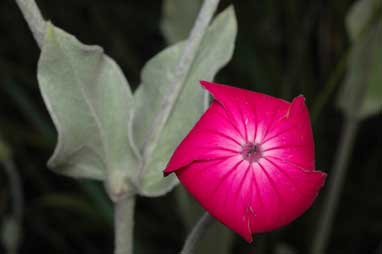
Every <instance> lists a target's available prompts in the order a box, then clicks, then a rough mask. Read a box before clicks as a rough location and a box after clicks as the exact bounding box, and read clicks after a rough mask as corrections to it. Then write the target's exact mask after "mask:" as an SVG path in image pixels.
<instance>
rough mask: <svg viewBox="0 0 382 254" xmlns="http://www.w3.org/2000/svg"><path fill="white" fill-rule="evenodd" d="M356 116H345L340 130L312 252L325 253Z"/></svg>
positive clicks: (342, 182)
mask: <svg viewBox="0 0 382 254" xmlns="http://www.w3.org/2000/svg"><path fill="white" fill-rule="evenodd" d="M359 121H360V120H358V119H357V118H352V117H349V116H348V117H347V119H346V122H345V125H344V127H343V130H342V134H341V139H340V144H339V147H338V150H337V152H336V156H335V158H336V161H335V164H334V167H333V170H332V173H331V174H330V181H329V183H328V192H327V193H328V194H327V196H326V199H325V200H324V205H323V211H322V217H321V220H320V224H319V225H318V229H317V231H316V235H315V237H314V240H313V246H312V250H311V253H312V254H323V253H326V252H325V250H326V247H327V245H328V240H329V237H330V232H331V229H332V224H333V218H334V216H335V213H336V210H337V205H338V200H339V197H340V194H341V190H342V188H343V185H344V180H345V176H346V171H347V167H348V163H349V158H350V155H351V152H352V150H353V146H354V140H355V137H356V134H357V129H358V126H359Z"/></svg>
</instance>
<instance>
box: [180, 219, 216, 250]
mask: <svg viewBox="0 0 382 254" xmlns="http://www.w3.org/2000/svg"><path fill="white" fill-rule="evenodd" d="M213 222H214V218H213V217H212V216H211V215H210V214H209V213H207V212H206V213H205V214H204V215H203V216H202V218H200V220H199V221H198V223H196V225H195V227H194V228H193V229H192V231H191V233H190V234H189V235H188V237H187V239H186V242H185V244H184V246H183V249H182V251H181V252H180V253H181V254H193V253H195V249H196V244H197V243H198V242H199V241H200V239H201V238H202V237H203V235H204V233H205V232H206V231H207V229H208V227H209V226H210V225H211V224H212V223H213Z"/></svg>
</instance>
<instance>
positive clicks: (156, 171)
mask: <svg viewBox="0 0 382 254" xmlns="http://www.w3.org/2000/svg"><path fill="white" fill-rule="evenodd" d="M236 30H237V28H236V18H235V13H234V10H233V8H232V7H230V8H228V9H227V10H225V11H224V12H223V13H221V14H220V15H219V16H218V17H217V18H216V19H215V20H214V22H213V23H212V24H211V26H210V27H209V28H208V30H207V32H206V34H205V35H204V38H203V41H202V43H201V45H200V48H199V49H198V53H197V56H196V58H195V60H194V62H193V64H192V67H191V69H190V71H189V73H188V74H187V78H186V79H185V82H184V84H183V90H182V92H181V93H180V96H179V97H178V98H177V101H176V104H175V106H174V108H173V109H172V113H171V115H170V117H169V118H168V120H167V122H166V125H165V127H164V130H163V132H162V133H161V137H160V139H159V142H158V143H157V144H144V141H145V137H147V136H148V132H149V131H150V127H151V125H152V122H153V119H154V117H155V115H157V114H158V112H159V111H160V103H161V100H162V99H163V97H165V96H168V95H169V94H171V93H172V92H173V91H171V90H170V84H171V82H172V80H173V73H174V70H175V67H176V64H177V63H178V60H179V57H180V55H181V54H182V49H183V45H184V44H183V43H179V44H176V45H174V46H171V47H169V48H167V49H165V50H164V51H162V52H161V53H159V54H158V55H156V56H155V57H154V58H153V59H151V60H150V61H149V62H148V63H147V64H146V66H145V67H144V69H143V72H142V84H141V85H140V86H139V87H138V89H137V91H136V94H135V95H134V96H135V105H134V110H133V111H134V113H133V115H134V119H133V126H132V127H133V129H132V134H133V136H132V137H133V138H134V139H135V143H136V144H137V148H138V150H140V151H142V150H143V148H144V145H148V146H154V148H155V149H154V151H155V152H154V154H153V156H152V157H151V158H149V161H146V162H145V167H144V168H143V169H142V172H141V183H140V190H139V192H140V193H141V194H142V195H145V196H159V195H163V194H164V193H166V192H168V191H170V190H171V189H172V188H173V187H174V186H175V185H176V184H177V183H178V181H177V179H176V178H175V177H174V176H168V177H166V178H163V173H162V171H163V169H164V168H165V166H166V163H167V161H168V160H169V158H170V155H171V154H172V152H173V151H174V149H175V148H176V146H177V145H178V144H179V142H180V141H181V140H182V138H183V137H184V136H185V135H186V134H187V132H188V131H189V130H190V129H191V128H192V126H193V125H194V124H195V122H196V121H197V120H198V119H199V117H200V115H201V114H202V113H203V99H204V98H203V97H204V96H203V90H202V88H201V86H200V84H199V80H201V79H205V80H212V79H213V77H214V76H215V74H216V73H217V71H218V70H219V69H220V68H222V67H223V66H224V65H225V64H226V63H227V62H228V61H229V60H230V58H231V56H232V53H233V48H234V41H235V37H236Z"/></svg>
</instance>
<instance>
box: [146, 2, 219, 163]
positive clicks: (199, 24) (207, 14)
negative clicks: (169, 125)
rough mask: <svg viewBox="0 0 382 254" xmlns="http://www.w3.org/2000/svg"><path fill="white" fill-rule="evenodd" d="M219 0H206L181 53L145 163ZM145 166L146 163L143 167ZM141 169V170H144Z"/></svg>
mask: <svg viewBox="0 0 382 254" xmlns="http://www.w3.org/2000/svg"><path fill="white" fill-rule="evenodd" d="M218 3H219V0H205V1H204V3H203V5H202V7H201V10H200V12H199V14H198V17H197V19H196V21H195V24H194V26H193V28H192V30H191V33H190V36H189V37H188V39H187V41H186V43H185V47H184V51H183V54H182V55H181V57H180V59H179V62H178V64H177V66H176V69H175V71H174V78H173V81H172V83H171V89H169V91H172V92H171V94H169V95H168V96H164V97H163V101H162V102H161V106H160V108H161V111H160V112H159V113H158V114H157V115H156V117H155V119H154V121H153V124H152V128H151V130H150V132H149V134H148V135H147V138H146V140H145V144H144V147H145V148H144V151H143V160H142V161H143V163H144V162H145V161H147V159H148V158H150V156H151V154H152V152H153V149H154V147H153V146H149V145H148V144H156V143H157V141H158V139H159V137H160V134H161V133H162V129H163V128H164V126H165V124H166V121H167V119H168V117H169V115H170V113H171V110H172V109H173V107H174V104H175V103H176V99H177V98H178V97H179V94H180V92H181V91H182V88H183V84H184V81H185V79H186V77H187V73H188V72H189V70H190V68H191V65H192V63H193V61H194V59H195V57H196V54H197V51H198V48H199V45H200V43H201V42H202V39H203V37H204V34H205V32H206V30H207V28H208V25H209V23H210V21H211V19H212V16H213V14H214V13H215V10H216V8H217V6H218ZM141 168H142V169H143V168H144V165H143V166H142V167H141ZM142 169H141V170H142Z"/></svg>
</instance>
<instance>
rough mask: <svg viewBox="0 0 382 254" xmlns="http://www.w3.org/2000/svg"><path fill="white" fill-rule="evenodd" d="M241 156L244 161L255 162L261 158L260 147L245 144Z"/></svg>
mask: <svg viewBox="0 0 382 254" xmlns="http://www.w3.org/2000/svg"><path fill="white" fill-rule="evenodd" d="M241 155H242V156H243V159H244V160H247V161H249V162H250V163H252V162H256V161H257V160H258V159H259V158H260V157H261V151H260V147H259V145H258V144H254V143H247V144H245V145H244V146H243V148H242V151H241Z"/></svg>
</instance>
